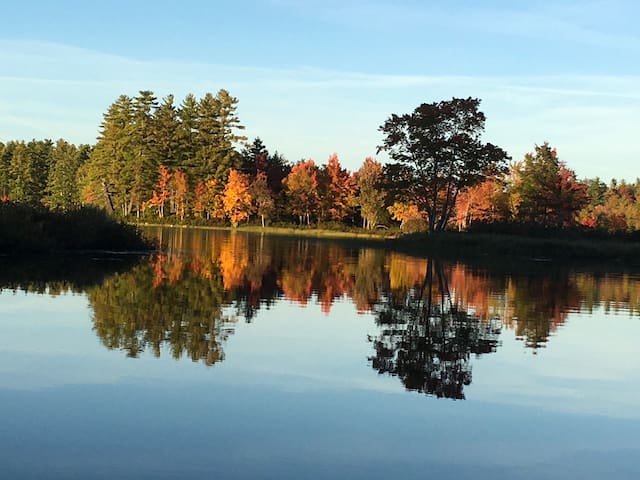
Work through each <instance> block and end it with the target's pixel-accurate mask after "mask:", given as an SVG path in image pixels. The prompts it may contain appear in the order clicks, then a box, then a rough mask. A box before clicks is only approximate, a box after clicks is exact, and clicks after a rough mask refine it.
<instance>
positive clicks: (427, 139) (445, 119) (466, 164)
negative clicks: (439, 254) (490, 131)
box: [378, 98, 509, 232]
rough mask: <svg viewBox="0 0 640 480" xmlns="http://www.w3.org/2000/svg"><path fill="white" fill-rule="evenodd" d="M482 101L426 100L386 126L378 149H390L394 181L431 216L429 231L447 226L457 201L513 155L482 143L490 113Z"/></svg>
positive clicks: (502, 165) (391, 172) (393, 182)
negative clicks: (480, 107)
mask: <svg viewBox="0 0 640 480" xmlns="http://www.w3.org/2000/svg"><path fill="white" fill-rule="evenodd" d="M479 106H480V100H478V99H475V98H467V99H461V98H453V99H451V100H446V101H441V102H436V103H423V104H422V105H420V106H418V107H417V108H416V109H415V110H414V111H413V112H412V113H407V114H404V115H396V114H393V115H391V117H389V118H388V119H387V121H386V122H385V123H384V124H383V125H382V126H381V127H380V129H379V130H380V131H382V133H383V134H384V140H383V143H382V145H380V146H379V147H378V152H380V151H386V152H388V153H389V156H390V157H391V158H392V160H394V161H395V163H393V164H391V165H388V167H387V171H388V175H389V178H390V181H391V184H392V185H393V186H394V187H395V189H396V190H397V191H398V192H399V195H400V196H402V197H405V199H410V200H411V201H412V202H414V203H415V204H416V205H417V206H418V208H419V209H420V210H422V211H424V213H425V214H426V216H427V219H428V225H429V231H430V232H434V231H436V230H444V228H445V227H446V226H447V222H448V220H449V218H450V217H451V214H452V212H453V209H454V206H455V203H456V199H457V197H458V194H459V193H460V191H461V190H462V189H463V188H465V187H470V186H473V185H475V184H477V183H479V182H480V181H482V179H483V178H484V177H485V176H486V175H488V174H490V173H492V172H495V171H498V170H501V169H502V168H504V166H505V164H506V161H507V159H508V158H509V157H508V155H507V154H506V152H505V151H504V150H502V149H501V148H499V147H497V146H495V145H492V144H491V143H482V142H481V140H480V137H481V136H482V133H483V132H484V124H485V115H484V113H482V112H481V111H479V110H478V107H479Z"/></svg>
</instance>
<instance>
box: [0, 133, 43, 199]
mask: <svg viewBox="0 0 640 480" xmlns="http://www.w3.org/2000/svg"><path fill="white" fill-rule="evenodd" d="M52 153H53V144H52V143H51V141H50V140H41V141H37V140H32V141H30V142H29V143H27V144H25V143H24V142H18V143H17V144H16V145H15V147H14V148H13V152H12V155H11V159H10V160H9V165H8V169H7V170H8V181H7V183H8V187H9V195H8V198H9V199H10V200H12V201H15V202H21V203H27V204H31V205H35V204H38V203H41V201H42V199H43V197H44V195H45V189H46V186H47V177H48V175H49V166H50V164H51V158H52Z"/></svg>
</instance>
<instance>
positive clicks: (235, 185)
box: [222, 169, 252, 227]
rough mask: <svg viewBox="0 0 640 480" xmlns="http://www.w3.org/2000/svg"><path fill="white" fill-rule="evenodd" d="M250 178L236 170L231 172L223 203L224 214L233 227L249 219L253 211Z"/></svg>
mask: <svg viewBox="0 0 640 480" xmlns="http://www.w3.org/2000/svg"><path fill="white" fill-rule="evenodd" d="M249 184H250V182H249V177H248V176H247V175H245V174H243V173H240V172H238V171H237V170H235V169H231V170H230V171H229V179H228V180H227V184H226V186H225V187H224V194H223V197H222V203H223V205H224V212H225V213H226V215H227V217H229V220H230V221H231V225H232V226H233V227H237V226H238V224H239V223H240V222H241V221H243V220H246V219H247V218H249V215H251V211H252V205H251V193H250V192H249Z"/></svg>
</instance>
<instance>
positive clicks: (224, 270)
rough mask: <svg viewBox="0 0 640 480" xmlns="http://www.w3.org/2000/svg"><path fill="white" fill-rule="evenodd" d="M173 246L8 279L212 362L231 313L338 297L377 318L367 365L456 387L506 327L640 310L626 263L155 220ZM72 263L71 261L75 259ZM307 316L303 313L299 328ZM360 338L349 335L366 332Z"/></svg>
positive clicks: (114, 334) (151, 346)
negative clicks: (458, 253)
mask: <svg viewBox="0 0 640 480" xmlns="http://www.w3.org/2000/svg"><path fill="white" fill-rule="evenodd" d="M154 234H155V235H157V236H158V237H159V239H160V240H161V241H162V242H163V244H165V245H166V248H165V249H164V250H163V252H162V253H161V254H156V255H153V256H151V257H150V258H148V259H145V260H144V261H142V262H140V263H138V264H136V265H135V266H132V265H130V264H125V262H122V261H118V262H110V263H104V262H103V263H102V264H100V263H99V262H98V263H96V262H95V261H92V262H93V263H92V264H91V266H88V265H86V264H82V263H81V264H75V263H73V262H69V261H65V262H64V265H65V266H64V267H62V266H61V265H60V264H55V265H53V266H50V267H51V268H46V267H45V263H42V262H39V263H38V265H39V267H38V268H40V269H41V270H37V269H34V268H36V267H33V266H25V265H21V264H15V262H10V261H8V260H7V261H6V262H5V263H6V265H4V267H5V268H3V269H0V271H1V272H2V273H0V282H1V283H0V287H1V288H5V289H6V288H9V289H13V290H16V289H24V290H27V291H35V292H47V293H50V294H55V293H56V292H63V291H69V290H70V291H74V292H86V295H87V298H88V301H89V304H90V306H91V308H92V310H93V327H94V331H95V332H96V334H97V335H98V337H99V339H100V341H101V342H102V343H103V344H104V345H105V346H106V347H108V348H110V349H119V350H122V351H124V352H125V353H126V355H128V356H131V357H136V356H139V355H140V354H141V353H142V352H145V351H147V352H150V353H153V354H154V355H156V356H160V355H164V354H165V352H169V353H170V354H171V355H172V356H173V357H175V358H180V357H184V356H186V357H188V358H191V359H192V360H194V361H202V362H203V363H205V364H206V365H213V364H215V363H216V362H219V361H221V360H223V359H224V358H225V352H224V349H225V343H226V342H227V341H230V336H231V335H232V334H233V333H234V331H235V329H236V326H237V322H238V321H243V322H253V321H257V320H258V319H259V318H260V311H261V310H262V309H268V308H270V307H271V306H273V305H274V304H275V303H276V302H282V301H286V302H290V303H291V304H293V305H298V306H300V307H301V308H303V307H305V306H306V305H308V304H309V303H317V304H319V306H320V308H321V309H322V311H323V312H324V313H325V314H327V315H332V308H333V306H334V304H335V302H336V301H338V300H346V301H350V302H352V303H353V305H354V306H355V308H356V310H357V311H358V312H360V313H361V314H366V315H370V316H371V317H373V318H375V321H376V323H377V327H378V331H377V332H376V333H375V334H373V335H371V336H370V338H369V341H370V343H371V355H370V356H369V364H370V366H371V367H372V368H373V369H375V370H376V371H378V372H380V373H381V374H389V375H393V376H397V377H398V378H399V379H400V380H401V382H402V384H403V385H404V387H405V388H407V389H410V390H415V391H419V392H423V393H426V394H430V395H434V396H438V397H446V398H455V399H462V398H464V397H465V392H464V388H465V386H466V385H468V384H469V383H470V382H471V381H472V362H473V358H474V357H477V356H481V355H485V354H489V353H491V352H495V351H496V349H498V348H500V336H501V335H502V334H504V332H505V331H512V332H513V333H514V334H515V336H516V338H518V339H520V340H522V344H523V348H524V349H525V351H528V352H533V353H535V352H538V351H539V349H541V348H543V347H545V346H546V345H547V344H548V342H550V341H551V340H552V338H553V336H554V335H555V334H556V333H557V332H558V330H559V328H560V327H561V326H562V325H564V324H565V323H566V322H567V319H568V316H569V314H570V313H571V312H592V311H593V310H595V309H602V310H603V311H604V312H609V311H612V312H613V311H615V312H617V311H628V312H629V313H630V314H637V313H638V312H639V311H640V288H639V287H640V283H638V278H637V277H636V276H634V275H631V274H626V273H625V274H612V273H597V272H595V273H594V272H591V271H585V272H583V271H578V270H575V269H574V270H572V269H569V268H565V267H561V266H554V265H538V264H521V265H518V266H516V267H509V268H506V269H505V267H504V265H502V264H501V263H499V262H496V265H491V264H489V265H487V264H486V262H485V264H484V265H483V266H482V267H477V266H473V265H470V264H463V263H455V262H453V263H452V262H446V263H445V262H440V261H437V260H435V259H424V258H416V257H412V256H409V255H405V254H401V253H397V252H387V251H384V250H380V249H376V248H371V247H367V248H360V247H354V246H345V245H340V244H336V243H335V242H323V241H315V240H311V239H294V238H285V237H269V236H261V235H249V234H243V233H237V232H223V231H200V230H186V229H185V230H183V229H177V230H168V229H158V230H155V231H154ZM73 265H76V267H73ZM303 326H304V324H303V322H302V327H301V328H303ZM364 340H365V339H354V341H364Z"/></svg>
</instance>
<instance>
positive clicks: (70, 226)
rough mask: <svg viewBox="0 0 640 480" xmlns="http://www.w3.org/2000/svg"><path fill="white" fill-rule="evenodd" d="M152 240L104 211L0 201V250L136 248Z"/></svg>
mask: <svg viewBox="0 0 640 480" xmlns="http://www.w3.org/2000/svg"><path fill="white" fill-rule="evenodd" d="M152 247H153V244H152V243H151V242H150V241H148V240H146V239H144V238H143V237H142V236H141V235H140V234H139V233H138V231H137V229H136V228H135V227H133V226H130V225H125V224H123V223H121V222H118V221H117V220H115V219H113V218H112V217H110V216H109V215H107V214H106V213H105V212H104V211H102V210H100V209H97V208H92V207H84V208H81V209H79V210H73V211H68V212H65V211H53V210H48V209H46V208H44V207H41V206H31V205H23V204H16V203H11V202H3V203H0V253H2V254H5V255H7V254H14V253H48V252H56V251H94V250H110V251H140V250H149V249H150V248H152Z"/></svg>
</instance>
